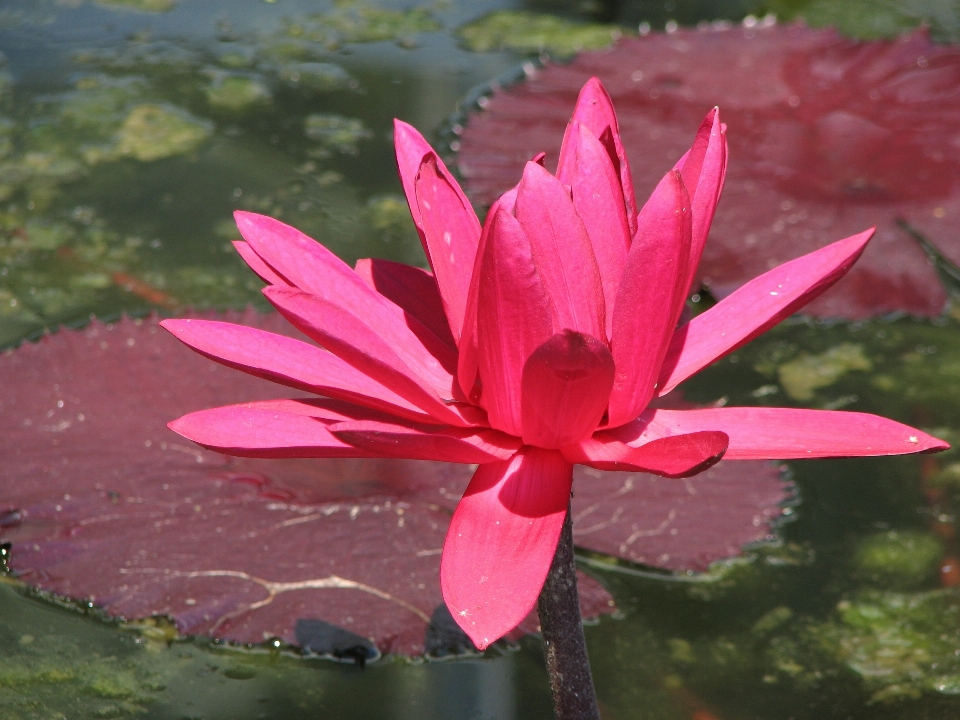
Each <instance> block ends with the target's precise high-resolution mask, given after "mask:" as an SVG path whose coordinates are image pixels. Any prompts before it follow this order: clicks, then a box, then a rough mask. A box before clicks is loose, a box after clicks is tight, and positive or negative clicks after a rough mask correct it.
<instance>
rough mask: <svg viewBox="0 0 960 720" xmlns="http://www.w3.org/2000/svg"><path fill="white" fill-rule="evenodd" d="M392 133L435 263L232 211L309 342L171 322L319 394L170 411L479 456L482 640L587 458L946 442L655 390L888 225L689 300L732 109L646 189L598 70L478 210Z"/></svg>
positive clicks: (445, 575) (548, 555) (734, 340)
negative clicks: (508, 181) (672, 399)
mask: <svg viewBox="0 0 960 720" xmlns="http://www.w3.org/2000/svg"><path fill="white" fill-rule="evenodd" d="M395 142H396V151H397V163H398V165H399V171H400V178H401V181H402V183H403V189H404V192H405V193H406V197H407V201H408V203H409V205H410V212H411V214H412V216H413V221H414V223H415V224H416V227H417V230H418V232H419V234H420V237H421V239H422V241H423V247H424V249H425V251H426V254H427V258H428V260H429V262H430V266H431V268H432V273H431V272H427V271H425V270H421V269H418V268H415V267H409V266H406V265H402V264H398V263H393V262H389V261H386V260H377V259H371V260H360V261H359V262H358V263H357V265H356V268H354V269H351V268H350V267H349V266H347V265H345V264H344V263H343V262H342V261H341V260H339V259H338V258H337V257H336V256H335V255H333V253H331V252H330V251H329V250H327V249H326V248H324V247H323V246H322V245H321V244H319V243H317V242H316V241H314V240H312V239H310V238H309V237H307V236H305V235H303V234H302V233H300V232H299V231H297V230H295V229H294V228H292V227H289V226H287V225H284V224H283V223H281V222H279V221H277V220H274V219H272V218H269V217H264V216H260V215H254V214H251V213H245V212H238V213H236V220H237V224H238V226H239V228H240V232H241V234H242V235H243V238H244V240H245V242H237V243H236V248H237V250H238V251H239V253H240V254H241V256H242V257H243V258H244V260H246V262H247V263H248V264H249V265H250V267H251V268H252V269H253V270H254V272H256V273H257V274H258V275H259V276H260V277H261V278H262V279H263V280H264V281H266V283H267V287H266V288H265V289H264V291H263V292H264V294H265V295H266V297H267V298H268V300H269V301H270V302H271V303H272V304H273V305H274V306H275V307H276V308H277V310H279V311H280V313H281V314H282V315H283V316H284V317H285V318H287V319H288V320H289V321H290V322H291V323H292V324H293V325H294V326H295V327H296V328H297V329H298V330H300V331H301V332H302V333H303V334H304V335H306V336H307V337H308V338H310V339H311V340H313V341H314V343H316V344H312V343H307V342H303V341H301V340H297V339H293V338H290V337H286V336H280V335H276V334H271V333H268V332H264V331H261V330H256V329H253V328H248V327H242V326H238V325H233V324H229V323H223V322H214V321H206V320H199V319H179V320H167V321H165V322H164V323H163V325H164V327H165V328H166V329H167V330H169V331H170V332H172V333H173V334H174V335H175V336H176V337H178V338H179V339H180V340H182V341H183V342H184V343H186V344H187V345H189V346H190V347H192V348H193V349H195V350H197V351H198V352H200V353H203V354H204V355H206V356H208V357H210V358H211V359H213V360H216V361H217V362H220V363H223V364H225V365H228V366H230V367H234V368H237V369H239V370H242V371H244V372H248V373H251V374H254V375H257V376H260V377H263V378H266V379H268V380H272V381H275V382H277V383H280V384H282V385H286V386H288V387H291V388H296V389H297V390H302V391H307V392H309V393H314V394H316V395H317V396H319V397H315V398H307V399H304V398H298V399H279V400H272V401H268V402H252V403H248V404H242V405H233V406H228V407H220V408H214V409H210V410H202V411H200V412H195V413H191V414H189V415H186V416H184V417H182V418H180V419H179V420H176V421H174V422H172V423H171V424H170V427H171V428H172V429H173V430H175V431H176V432H178V433H180V434H181V435H183V436H184V437H187V438H189V439H191V440H193V441H195V442H197V443H199V444H200V445H203V446H205V447H208V448H211V449H215V450H218V451H220V452H224V453H227V454H233V455H242V456H252V457H268V458H270V457H370V456H380V457H398V458H413V459H425V460H440V461H448V462H457V463H470V464H476V465H477V466H478V467H477V469H476V472H475V474H474V476H473V478H472V480H471V481H470V484H469V486H468V487H467V489H466V491H465V493H464V495H463V498H462V499H461V500H460V503H459V504H458V505H457V508H456V511H455V512H454V514H453V517H452V519H451V522H450V529H449V532H448V534H447V538H446V542H445V545H444V548H443V556H442V561H441V578H440V580H441V586H442V590H443V596H444V599H445V601H446V603H447V605H448V607H449V609H450V611H451V613H452V615H453V617H454V618H455V619H456V621H457V622H458V623H459V624H460V626H461V627H462V628H463V629H464V631H465V632H466V633H467V634H468V635H469V636H470V638H471V639H472V640H473V641H474V643H475V644H476V645H477V647H479V648H481V649H483V648H485V647H487V646H488V645H489V644H490V643H492V642H494V641H495V640H497V639H498V638H500V637H501V636H503V635H504V634H506V633H507V632H509V631H510V630H511V629H513V628H514V627H515V626H516V625H517V624H518V623H519V622H520V621H521V620H522V619H523V618H524V617H525V616H526V615H527V614H528V613H529V612H530V610H531V609H532V608H533V606H534V604H535V603H536V601H537V597H538V594H539V592H540V590H541V587H542V586H543V583H544V580H545V578H546V576H547V573H548V570H549V568H550V564H551V560H552V558H553V555H554V550H555V548H556V546H557V542H558V537H559V534H560V530H561V527H562V525H563V522H564V518H565V515H566V512H567V507H568V502H569V498H570V493H571V484H572V468H573V465H574V464H575V463H581V464H584V465H588V466H590V467H593V468H598V469H601V470H633V471H642V472H649V473H655V474H658V475H662V476H666V477H683V476H687V475H691V474H694V473H697V472H699V471H701V470H703V469H705V468H707V467H709V466H710V465H712V464H713V463H715V462H717V461H718V460H719V459H720V458H721V457H722V456H725V457H726V458H728V459H761V458H771V459H791V458H821V457H842V456H863V455H892V454H901V453H912V452H925V451H936V450H941V449H944V448H946V447H947V445H946V443H943V442H941V441H940V440H937V439H936V438H933V437H930V436H929V435H926V434H924V433H922V432H920V431H919V430H915V429H913V428H910V427H907V426H905V425H902V424H900V423H897V422H893V421H891V420H887V419H884V418H880V417H877V416H874V415H868V414H863V413H857V412H841V411H821V410H805V409H786V408H736V407H715V408H705V409H694V410H669V409H661V408H657V407H656V406H655V404H654V405H651V403H653V401H654V400H655V399H656V398H658V397H660V396H663V395H665V394H666V393H668V392H670V391H671V390H672V389H673V388H675V387H676V386H677V385H678V384H679V383H681V382H682V381H683V380H685V379H686V378H688V377H690V376H691V375H693V374H694V373H696V372H697V371H699V370H701V369H702V368H704V367H706V366H707V365H709V364H711V363H712V362H714V361H716V360H717V359H719V358H722V357H724V356H725V355H727V354H728V353H731V352H733V351H734V350H736V349H737V348H739V347H740V346H742V345H743V344H744V343H747V342H749V341H750V340H751V339H753V338H754V337H756V336H757V335H759V334H760V333H762V332H764V331H765V330H767V329H768V328H770V327H771V326H773V325H774V324H776V323H777V322H779V321H780V320H782V319H784V318H786V317H787V316H789V315H791V314H793V313H794V312H795V311H796V310H797V309H798V308H800V307H801V306H802V305H804V303H806V302H808V301H810V300H812V299H813V298H814V297H816V296H817V295H819V294H820V293H822V292H823V291H824V290H826V289H827V288H828V287H829V286H831V285H832V284H833V283H834V282H835V281H836V280H838V279H839V278H840V277H841V276H842V275H843V274H844V273H845V272H846V271H847V270H848V269H849V268H850V266H851V265H852V264H853V262H854V261H855V260H856V259H857V257H858V256H859V255H860V253H861V252H862V251H863V249H864V246H865V244H866V243H867V241H868V239H869V238H870V235H871V233H872V231H871V230H868V231H866V232H863V233H860V234H858V235H854V236H852V237H849V238H846V239H844V240H840V241H839V242H836V243H834V244H832V245H829V246H827V247H824V248H822V249H820V250H817V251H816V252H813V253H810V254H809V255H806V256H803V257H800V258H797V259H796V260H793V261H791V262H788V263H786V264H784V265H782V266H780V267H778V268H775V269H774V270H771V271H770V272H768V273H766V274H764V275H762V276H760V277H758V278H756V279H755V280H753V281H752V282H749V283H747V284H746V285H744V286H743V287H741V288H740V289H739V290H737V291H736V292H734V293H733V294H732V295H730V296H729V297H727V298H725V299H724V300H722V301H721V302H719V303H717V304H716V305H715V306H714V307H712V308H711V309H709V310H708V311H706V312H704V313H702V314H700V315H698V316H696V317H694V318H693V319H690V320H683V319H682V313H683V309H684V307H685V301H686V299H687V297H688V294H689V292H690V290H691V287H692V284H693V282H694V275H695V271H696V267H697V263H698V261H699V258H700V255H701V252H702V251H703V246H704V242H705V240H706V238H707V233H708V230H709V228H710V222H711V220H712V218H713V214H714V210H715V208H716V206H717V201H718V199H719V197H720V190H721V187H722V185H723V177H724V172H725V169H726V163H727V148H726V140H725V127H724V125H722V124H721V122H720V115H719V112H718V111H717V110H716V109H714V110H713V111H711V112H710V113H709V114H708V115H707V117H706V119H705V120H704V122H703V124H702V125H701V127H700V129H699V131H698V133H697V135H696V138H695V140H694V142H693V146H692V147H691V149H690V151H689V152H688V153H687V154H686V155H685V156H684V157H683V158H681V160H680V161H679V162H678V163H677V164H676V166H675V167H674V168H673V169H672V170H670V172H668V173H667V174H666V175H665V176H664V178H663V180H662V181H661V182H660V184H659V185H658V186H657V188H656V190H654V192H653V195H652V196H651V197H650V199H649V200H648V201H647V202H646V204H644V205H643V207H642V208H639V209H638V208H637V205H636V203H635V200H634V194H633V187H632V184H631V180H630V168H629V164H628V161H627V157H626V155H625V153H624V150H623V146H622V145H621V143H620V136H619V132H618V128H617V120H616V117H615V115H614V111H613V107H612V105H611V103H610V100H609V97H608V96H607V94H606V92H605V91H604V89H603V87H602V86H601V84H600V82H599V81H598V80H596V79H593V80H591V81H590V82H588V83H587V85H586V86H585V87H584V89H583V91H582V93H581V95H580V98H579V101H578V103H577V107H576V110H575V112H574V114H573V118H572V120H571V121H570V124H569V126H568V127H567V131H566V135H565V137H564V141H563V147H562V149H561V152H560V158H559V163H558V170H557V173H556V175H553V174H551V173H550V172H548V171H547V170H546V169H545V168H544V166H543V165H542V164H541V162H542V158H539V157H538V158H535V159H534V160H533V161H531V162H529V163H527V165H526V167H525V169H524V171H523V176H522V178H521V179H520V181H519V184H518V185H517V186H516V187H515V188H513V189H512V190H510V191H509V192H507V193H505V194H504V195H503V196H502V197H500V198H499V199H498V200H497V201H496V203H495V204H494V205H493V207H492V208H491V209H490V211H489V213H488V214H487V217H486V222H485V223H484V224H483V225H482V226H481V224H480V222H479V221H478V219H477V216H476V215H475V213H474V210H473V208H472V207H471V205H470V202H469V201H468V200H467V198H466V196H465V195H464V193H463V191H462V190H461V189H460V187H459V185H458V184H457V182H456V180H455V179H454V177H453V176H452V175H451V173H450V172H449V171H448V170H447V168H446V167H445V166H444V164H443V162H442V161H441V159H440V157H439V156H438V155H437V153H436V152H435V151H434V150H433V149H432V148H431V147H430V146H429V145H428V144H427V142H426V141H425V140H424V139H423V137H421V136H420V134H419V133H417V131H416V130H414V128H412V127H411V126H409V125H407V124H405V123H402V122H399V121H397V122H396V125H395ZM597 482H601V481H600V480H598V481H597Z"/></svg>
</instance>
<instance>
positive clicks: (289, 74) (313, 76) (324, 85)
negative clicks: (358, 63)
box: [277, 61, 358, 92]
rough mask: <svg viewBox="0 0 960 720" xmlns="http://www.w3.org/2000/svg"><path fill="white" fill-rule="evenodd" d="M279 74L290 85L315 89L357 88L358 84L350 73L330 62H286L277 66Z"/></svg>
mask: <svg viewBox="0 0 960 720" xmlns="http://www.w3.org/2000/svg"><path fill="white" fill-rule="evenodd" d="M277 75H278V76H279V77H280V79H281V80H283V81H284V82H286V83H289V84H290V85H293V86H295V87H299V88H309V89H310V90H315V91H323V92H328V91H331V90H343V89H345V88H350V89H355V88H356V87H357V86H358V83H357V81H356V80H354V79H353V78H352V77H351V76H350V73H348V72H347V71H346V70H344V69H343V68H342V67H340V66H339V65H335V64H334V63H328V62H296V61H292V62H286V63H283V64H281V65H280V66H279V67H278V68H277Z"/></svg>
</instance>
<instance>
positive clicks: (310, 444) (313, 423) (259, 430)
mask: <svg viewBox="0 0 960 720" xmlns="http://www.w3.org/2000/svg"><path fill="white" fill-rule="evenodd" d="M168 427H169V428H170V429H171V430H173V431H174V432H175V433H178V434H179V435H182V436H183V437H185V438H187V439H188V440H193V442H195V443H197V444H198V445H202V446H203V447H206V448H209V449H211V450H216V451H217V452H222V453H225V454H227V455H239V456H241V457H259V458H294V457H299V458H303V457H317V458H321V457H324V458H330V457H376V456H375V455H374V454H373V453H371V452H369V451H367V450H360V449H358V448H355V447H353V446H352V445H348V444H347V443H345V442H343V441H342V440H340V439H339V438H337V437H335V436H334V435H332V434H330V431H329V430H328V429H327V426H326V424H324V422H323V421H322V420H320V419H318V418H315V417H310V416H308V415H303V414H300V413H286V412H282V411H280V410H278V409H267V408H263V407H255V406H249V405H227V406H225V407H218V408H211V409H210V410H200V411H199V412H194V413H190V414H189V415H184V416H183V417H182V418H180V419H178V420H174V421H173V422H171V423H169V424H168Z"/></svg>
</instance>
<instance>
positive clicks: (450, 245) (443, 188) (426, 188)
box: [414, 153, 480, 341]
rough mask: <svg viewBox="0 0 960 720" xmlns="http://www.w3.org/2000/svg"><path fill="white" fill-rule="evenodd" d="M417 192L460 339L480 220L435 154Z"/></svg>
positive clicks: (429, 248)
mask: <svg viewBox="0 0 960 720" xmlns="http://www.w3.org/2000/svg"><path fill="white" fill-rule="evenodd" d="M414 191H415V193H416V201H417V205H418V207H419V209H420V218H421V230H422V233H421V235H422V237H423V246H424V250H425V251H426V253H427V259H428V260H429V261H430V266H431V267H432V268H433V274H434V277H436V281H437V286H438V287H439V288H440V295H441V297H442V298H443V308H444V310H445V311H446V315H447V320H448V322H449V325H450V330H451V332H452V333H453V337H454V338H455V339H456V340H457V341H459V340H460V335H461V334H462V331H463V319H464V312H465V308H466V305H467V294H468V293H469V291H470V276H471V275H472V273H473V265H474V261H475V260H476V257H477V246H478V244H479V242H480V221H479V220H477V214H476V213H475V212H474V211H473V207H472V206H471V205H470V203H469V202H468V201H467V199H466V197H464V195H463V191H462V190H460V186H459V185H457V182H456V181H455V180H454V179H453V177H451V175H450V173H449V172H447V169H446V168H444V167H443V165H442V163H440V160H439V159H438V158H437V156H436V155H434V154H433V153H430V154H429V155H427V156H426V157H425V158H423V162H422V163H421V164H420V170H419V172H418V173H417V177H416V181H415V183H414Z"/></svg>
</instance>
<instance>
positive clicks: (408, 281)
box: [354, 258, 457, 348]
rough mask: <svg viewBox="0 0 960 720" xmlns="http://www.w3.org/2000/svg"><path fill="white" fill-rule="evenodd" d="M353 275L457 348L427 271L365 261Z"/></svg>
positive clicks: (380, 261) (384, 261) (394, 264)
mask: <svg viewBox="0 0 960 720" xmlns="http://www.w3.org/2000/svg"><path fill="white" fill-rule="evenodd" d="M354 272H356V273H357V275H359V276H360V277H361V278H362V279H363V281H364V282H365V283H367V285H369V286H370V287H371V288H373V289H374V290H376V291H377V292H378V293H380V294H381V295H383V296H384V297H385V298H387V300H389V301H390V302H392V303H394V304H395V305H397V306H398V307H400V308H401V309H402V310H403V311H404V312H407V313H409V314H410V315H412V316H413V317H415V318H416V319H417V320H419V321H420V322H422V323H423V324H424V325H425V326H426V327H428V328H429V329H430V331H431V332H433V334H435V335H436V336H437V337H438V338H440V339H441V340H443V342H445V343H446V344H447V345H449V346H450V347H451V348H456V346H457V345H456V343H455V342H454V340H453V336H452V335H451V334H450V326H449V325H448V324H447V316H446V315H445V314H444V311H443V301H442V300H441V299H440V290H439V289H438V288H437V281H436V280H435V279H434V277H433V275H432V274H430V273H429V272H428V271H426V270H421V269H420V268H418V267H413V266H412V265H404V264H403V263H397V262H392V261H390V260H381V259H379V258H364V259H361V260H357V264H356V267H355V268H354Z"/></svg>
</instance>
